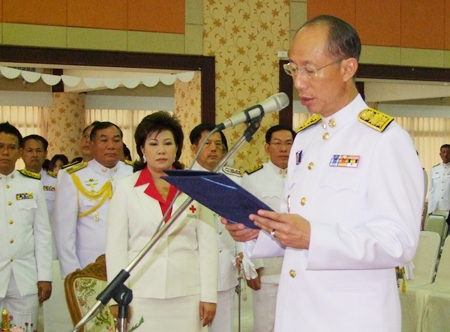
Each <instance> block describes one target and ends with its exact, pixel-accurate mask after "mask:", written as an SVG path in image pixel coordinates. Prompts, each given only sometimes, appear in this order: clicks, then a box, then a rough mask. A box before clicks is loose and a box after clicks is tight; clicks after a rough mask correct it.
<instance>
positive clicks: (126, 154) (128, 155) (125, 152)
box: [123, 143, 131, 161]
mask: <svg viewBox="0 0 450 332" xmlns="http://www.w3.org/2000/svg"><path fill="white" fill-rule="evenodd" d="M123 156H124V157H125V159H126V160H130V161H131V151H130V149H128V146H127V145H126V144H125V143H123Z"/></svg>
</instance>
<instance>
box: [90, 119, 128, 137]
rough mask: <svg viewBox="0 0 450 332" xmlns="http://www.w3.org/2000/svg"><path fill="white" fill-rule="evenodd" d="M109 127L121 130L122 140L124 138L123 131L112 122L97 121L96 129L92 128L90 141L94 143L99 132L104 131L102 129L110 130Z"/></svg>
mask: <svg viewBox="0 0 450 332" xmlns="http://www.w3.org/2000/svg"><path fill="white" fill-rule="evenodd" d="M109 127H116V128H117V129H118V130H119V133H120V138H123V133H122V130H121V129H120V128H119V127H118V126H117V125H116V124H114V123H112V122H109V121H103V122H100V121H97V123H96V124H95V125H94V127H92V130H91V134H90V136H89V139H90V140H91V141H94V139H95V137H96V135H97V131H99V130H102V129H106V128H109Z"/></svg>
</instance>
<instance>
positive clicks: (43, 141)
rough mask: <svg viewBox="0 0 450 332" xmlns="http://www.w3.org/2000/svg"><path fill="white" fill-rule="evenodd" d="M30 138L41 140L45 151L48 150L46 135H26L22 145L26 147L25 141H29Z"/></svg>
mask: <svg viewBox="0 0 450 332" xmlns="http://www.w3.org/2000/svg"><path fill="white" fill-rule="evenodd" d="M30 139H32V140H35V141H40V142H41V143H42V146H43V147H44V151H47V148H48V141H47V140H46V139H45V138H44V137H42V136H39V135H35V134H32V135H28V136H25V137H24V138H22V144H21V145H20V147H21V148H24V147H25V143H26V142H27V141H29V140H30Z"/></svg>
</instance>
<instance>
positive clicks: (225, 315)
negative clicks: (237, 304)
mask: <svg viewBox="0 0 450 332" xmlns="http://www.w3.org/2000/svg"><path fill="white" fill-rule="evenodd" d="M234 294H235V288H234V287H233V288H231V289H229V290H225V291H220V292H217V307H216V315H215V316H214V320H213V321H212V323H211V326H210V327H209V332H233V323H234V322H233V314H234Z"/></svg>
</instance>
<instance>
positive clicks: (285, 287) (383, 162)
mask: <svg viewBox="0 0 450 332" xmlns="http://www.w3.org/2000/svg"><path fill="white" fill-rule="evenodd" d="M365 108H367V105H366V104H365V103H364V101H363V100H362V98H361V97H360V96H357V98H355V100H353V101H352V102H351V103H350V104H349V105H347V106H346V107H344V108H343V109H341V110H340V111H339V112H337V113H335V114H333V116H332V117H330V118H326V119H322V124H321V123H318V124H316V125H314V126H311V127H309V128H307V129H304V130H303V131H300V132H299V133H298V134H297V136H296V138H295V142H294V145H293V147H292V150H291V154H290V158H289V164H288V169H289V172H288V183H287V185H286V188H285V192H284V194H283V199H282V211H284V212H287V211H288V210H289V209H290V212H291V213H297V214H299V215H301V216H302V217H304V218H305V219H306V220H308V221H309V222H310V224H311V239H310V245H309V249H308V250H298V249H293V248H286V250H285V254H284V262H283V270H282V273H281V278H280V285H279V290H278V298H277V314H276V321H275V331H277V332H281V331H283V332H284V331H289V332H290V331H316V332H322V331H323V332H329V331H337V332H347V331H359V330H361V329H363V330H364V331H368V332H380V331H383V332H400V331H401V310H400V303H399V298H398V289H397V281H396V273H395V267H396V266H398V265H404V264H406V263H408V262H410V261H411V259H412V258H413V257H414V254H415V251H416V248H417V243H418V238H419V232H420V219H421V212H422V203H423V185H424V183H423V173H422V168H421V165H420V161H419V158H418V156H417V154H416V151H415V148H414V145H413V143H412V141H411V138H410V137H409V135H408V133H407V132H406V131H404V130H403V129H401V128H400V127H399V126H398V125H397V124H396V123H395V122H393V123H391V124H390V125H389V126H388V127H387V128H386V129H385V130H384V132H379V131H378V130H375V129H372V128H370V127H369V126H368V125H367V124H365V123H361V122H360V121H358V114H359V113H360V111H361V110H363V109H365ZM372 120H373V121H374V123H377V121H376V120H377V119H376V117H375V118H372ZM344 156H353V157H355V158H353V162H352V161H349V162H348V163H346V162H344V161H343V162H342V164H341V166H343V167H334V166H333V165H335V159H340V158H341V159H343V158H345V157H344ZM356 158H359V159H358V160H357V167H353V166H356V165H355V162H354V161H355V159H356ZM288 201H289V202H290V204H287V202H288ZM288 205H289V208H288ZM248 244H249V245H248V249H249V251H253V254H255V255H257V256H266V255H268V254H270V253H271V252H272V253H274V254H282V250H281V249H282V248H281V247H280V246H279V245H278V244H277V242H276V241H274V240H273V239H271V238H270V237H269V236H268V235H267V234H266V233H264V232H260V235H259V237H258V239H257V241H256V246H254V244H255V243H254V242H248Z"/></svg>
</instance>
